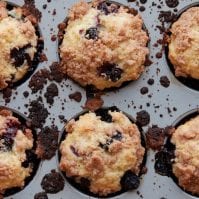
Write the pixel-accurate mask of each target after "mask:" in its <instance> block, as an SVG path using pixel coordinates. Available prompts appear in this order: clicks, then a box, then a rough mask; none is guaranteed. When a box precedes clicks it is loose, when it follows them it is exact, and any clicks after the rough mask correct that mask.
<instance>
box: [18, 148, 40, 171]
mask: <svg viewBox="0 0 199 199" xmlns="http://www.w3.org/2000/svg"><path fill="white" fill-rule="evenodd" d="M37 161H38V159H37V155H36V154H35V152H34V150H26V160H25V161H24V162H22V166H23V167H25V168H27V167H29V166H30V164H31V165H33V164H34V163H36V162H37Z"/></svg>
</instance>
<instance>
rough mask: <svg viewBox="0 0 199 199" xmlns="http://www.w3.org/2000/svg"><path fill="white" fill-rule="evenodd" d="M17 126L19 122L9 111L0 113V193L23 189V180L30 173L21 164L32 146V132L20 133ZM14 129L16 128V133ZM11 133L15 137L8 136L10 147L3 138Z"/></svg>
mask: <svg viewBox="0 0 199 199" xmlns="http://www.w3.org/2000/svg"><path fill="white" fill-rule="evenodd" d="M12 125H14V127H12ZM19 125H20V122H19V120H18V119H17V118H16V117H13V116H12V113H11V112H10V111H7V110H1V111H0V193H3V192H4V191H5V190H6V189H10V188H14V187H23V186H24V182H25V178H26V177H28V176H29V175H30V173H31V171H32V169H31V167H27V168H24V167H22V162H24V161H25V160H26V153H25V152H26V150H29V149H31V148H32V146H33V137H32V132H31V130H30V129H25V130H24V132H22V130H21V129H20V128H18V126H19ZM12 128H13V129H12ZM15 128H17V129H16V131H15ZM9 130H10V132H8V131H9ZM13 131H14V132H13ZM11 132H12V133H14V134H15V133H16V135H11V134H9V137H10V136H12V139H13V144H12V146H10V144H11V143H8V141H6V140H5V138H4V137H5V136H7V134H8V133H11ZM8 145H9V146H8Z"/></svg>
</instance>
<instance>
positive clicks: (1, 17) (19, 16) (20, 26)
mask: <svg viewBox="0 0 199 199" xmlns="http://www.w3.org/2000/svg"><path fill="white" fill-rule="evenodd" d="M37 42H38V36H37V35H36V30H35V27H34V26H33V24H32V22H31V21H30V20H29V19H28V18H27V17H25V16H23V10H22V8H19V7H16V8H15V7H14V8H13V9H12V10H8V9H7V7H6V3H5V2H2V1H1V2H0V46H1V48H0V71H1V74H0V90H2V89H4V88H6V87H7V86H8V85H9V84H11V83H14V82H17V81H19V80H21V79H22V78H23V77H24V76H25V74H26V73H27V72H28V70H29V69H30V68H31V63H32V61H33V59H34V56H35V53H36V51H37V49H36V47H37Z"/></svg>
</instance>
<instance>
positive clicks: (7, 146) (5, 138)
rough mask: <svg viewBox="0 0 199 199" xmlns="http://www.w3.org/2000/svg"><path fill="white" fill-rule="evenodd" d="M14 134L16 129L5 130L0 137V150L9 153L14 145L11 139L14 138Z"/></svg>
mask: <svg viewBox="0 0 199 199" xmlns="http://www.w3.org/2000/svg"><path fill="white" fill-rule="evenodd" d="M16 133H17V128H16V127H10V128H8V129H7V132H6V133H4V134H3V135H2V136H1V137H0V141H1V142H2V145H0V150H3V151H10V150H11V149H12V146H13V143H14V140H13V138H14V137H15V136H16Z"/></svg>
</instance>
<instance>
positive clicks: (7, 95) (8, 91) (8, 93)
mask: <svg viewBox="0 0 199 199" xmlns="http://www.w3.org/2000/svg"><path fill="white" fill-rule="evenodd" d="M11 96H12V89H11V88H6V89H4V90H3V99H4V100H5V102H6V103H9V102H10V100H11Z"/></svg>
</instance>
